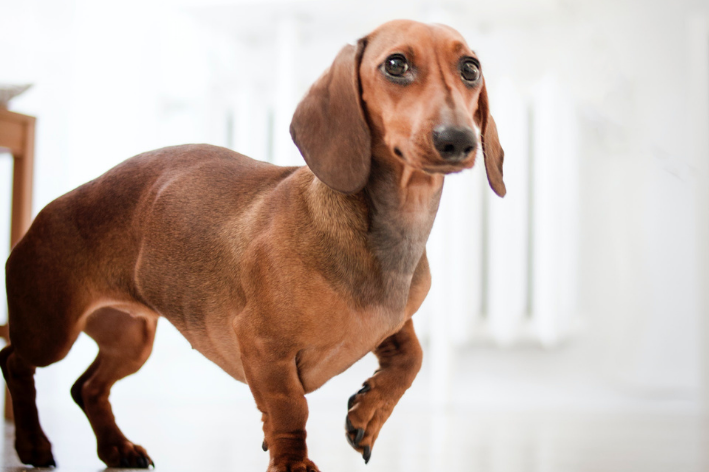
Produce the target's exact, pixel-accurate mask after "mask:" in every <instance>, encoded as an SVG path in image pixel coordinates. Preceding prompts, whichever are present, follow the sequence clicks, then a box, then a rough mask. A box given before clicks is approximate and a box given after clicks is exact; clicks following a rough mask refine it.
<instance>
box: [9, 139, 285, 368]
mask: <svg viewBox="0 0 709 472" xmlns="http://www.w3.org/2000/svg"><path fill="white" fill-rule="evenodd" d="M294 169H295V168H282V167H276V166H273V165H270V164H267V163H263V162H259V161H255V160H253V159H250V158H248V157H246V156H243V155H241V154H238V153H235V152H233V151H230V150H228V149H225V148H220V147H216V146H210V145H183V146H175V147H169V148H163V149H159V150H156V151H152V152H147V153H144V154H140V155H138V156H135V157H133V158H131V159H128V160H126V161H125V162H123V163H122V164H120V165H119V166H117V167H115V168H113V169H111V170H110V171H109V172H107V173H106V174H104V175H102V176H100V177H98V178H97V179H95V180H93V181H91V182H88V183H86V184H84V185H82V186H80V187H78V188H77V189H75V190H73V191H71V192H69V193H67V194H65V195H63V196H62V197H60V198H58V199H56V200H55V201H53V202H52V203H50V204H49V205H47V207H45V208H44V209H43V210H42V211H41V212H40V213H39V214H38V215H37V217H36V219H35V221H34V223H33V224H32V226H31V228H30V229H29V231H28V232H27V234H26V235H25V237H24V238H23V239H22V240H21V241H20V242H19V243H18V244H17V246H16V247H15V248H14V249H13V251H12V253H11V255H10V258H9V259H8V261H7V266H6V272H7V278H6V280H7V295H8V305H9V322H10V339H11V342H12V344H13V346H14V347H15V349H16V350H18V352H21V353H22V355H23V356H24V357H26V358H27V359H28V360H30V361H31V362H32V363H34V364H35V365H38V366H43V365H47V364H49V363H52V362H56V361H57V360H58V359H61V358H62V357H64V356H65V355H66V353H67V352H68V350H69V348H70V347H71V345H72V343H73V341H74V339H76V336H78V333H79V332H80V331H81V330H82V328H83V326H82V323H80V320H79V319H80V318H81V317H82V316H84V315H85V314H87V312H88V311H92V310H89V308H90V307H91V306H92V304H95V303H97V302H98V301H99V300H100V299H106V298H112V299H114V300H126V301H135V302H139V303H142V304H147V306H151V305H152V303H155V301H154V300H151V302H152V303H148V302H146V300H144V298H143V294H142V292H143V290H145V289H146V288H147V289H148V290H150V289H151V285H152V281H151V280H150V279H149V273H150V270H151V267H145V266H144V267H142V272H143V274H144V277H143V279H144V280H143V282H144V283H146V284H147V285H148V287H139V286H138V285H137V284H138V283H139V282H138V280H137V277H136V276H137V275H138V273H139V270H138V269H139V267H138V266H139V265H140V262H141V259H144V258H145V257H146V254H141V251H142V250H143V247H144V245H143V244H142V243H143V241H144V240H145V239H146V238H147V239H149V240H151V242H152V244H151V245H150V251H151V252H152V254H150V255H149V257H150V258H151V259H153V260H155V258H169V259H185V258H187V259H193V260H196V261H199V263H198V264H197V265H199V264H200V263H201V264H207V265H208V264H209V259H210V258H213V257H214V256H215V251H218V248H216V247H214V245H213V244H211V245H210V243H209V241H208V239H209V238H210V236H211V237H213V236H214V235H213V234H212V233H213V232H215V231H218V230H219V228H217V225H218V224H220V223H223V222H224V221H225V220H228V218H224V214H227V213H232V214H233V215H234V217H235V218H236V217H238V216H239V214H240V213H241V212H244V211H248V208H249V203H250V202H251V201H253V199H254V197H255V196H256V195H258V194H261V193H263V192H266V191H268V190H269V189H271V188H273V187H274V186H275V185H276V184H277V183H278V182H279V181H281V180H282V179H283V178H285V177H286V176H288V175H290V174H291V173H292V172H293V170H294ZM256 183H258V185H256ZM164 202H168V203H167V204H164ZM217 202H218V203H217ZM166 220H167V221H166ZM196 220H200V221H196ZM166 228H168V229H172V230H174V232H170V233H171V234H165V233H166V232H165V229H166ZM151 230H154V233H153V234H151V233H150V232H151ZM176 236H179V238H181V239H182V240H183V241H184V242H185V247H184V250H183V251H181V250H180V247H179V246H175V245H174V244H172V245H170V247H169V248H168V247H167V245H161V244H160V240H161V239H164V238H172V239H174V238H175V237H176ZM195 242H197V243H196V244H195ZM199 248H203V249H204V250H202V251H199V252H198V253H195V250H196V249H199ZM162 249H164V251H163V250H162ZM155 252H159V254H155ZM38 274H44V275H43V276H41V277H40V276H38ZM46 274H51V276H46ZM78 274H81V277H77V275H78ZM146 275H147V276H148V279H147V280H145V276H146ZM174 276H176V277H179V278H180V280H181V281H182V288H181V290H182V291H184V290H185V285H184V281H185V276H189V274H184V273H181V274H174ZM161 279H162V283H167V284H169V281H170V280H171V277H170V274H162V277H161ZM195 283H196V282H195ZM161 292H163V293H164V291H161ZM179 292H180V291H177V292H173V293H179ZM164 303H166V304H168V305H169V304H170V303H171V301H170V300H164ZM151 307H152V306H151ZM168 311H169V310H168ZM67 318H69V319H67ZM177 321H178V323H179V320H177Z"/></svg>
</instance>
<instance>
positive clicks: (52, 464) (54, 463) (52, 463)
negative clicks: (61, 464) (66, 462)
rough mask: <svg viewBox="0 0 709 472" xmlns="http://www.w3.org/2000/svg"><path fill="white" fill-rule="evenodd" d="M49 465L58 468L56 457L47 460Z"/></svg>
mask: <svg viewBox="0 0 709 472" xmlns="http://www.w3.org/2000/svg"><path fill="white" fill-rule="evenodd" d="M47 467H52V468H54V469H56V468H57V463H56V462H54V459H52V460H50V461H49V462H47Z"/></svg>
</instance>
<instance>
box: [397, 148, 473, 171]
mask: <svg viewBox="0 0 709 472" xmlns="http://www.w3.org/2000/svg"><path fill="white" fill-rule="evenodd" d="M393 150H394V154H395V155H396V156H397V157H399V158H400V159H401V160H402V161H404V163H405V164H406V165H408V166H411V167H413V168H415V169H418V170H421V171H423V172H426V173H427V174H454V173H456V172H460V171H462V170H464V169H469V168H471V167H473V165H475V159H476V157H477V150H476V149H473V150H472V152H470V153H469V154H468V155H467V156H466V157H465V158H464V159H460V160H457V161H451V160H445V159H443V158H441V157H440V155H439V154H438V152H437V151H435V150H432V151H429V152H425V153H420V154H419V153H414V152H407V153H404V152H403V151H402V150H401V148H400V147H398V146H394V148H393Z"/></svg>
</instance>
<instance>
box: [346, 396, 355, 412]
mask: <svg viewBox="0 0 709 472" xmlns="http://www.w3.org/2000/svg"><path fill="white" fill-rule="evenodd" d="M356 396H357V394H356V393H355V394H354V395H352V396H351V397H350V399H349V400H347V410H351V409H352V407H353V406H354V402H355V397H356Z"/></svg>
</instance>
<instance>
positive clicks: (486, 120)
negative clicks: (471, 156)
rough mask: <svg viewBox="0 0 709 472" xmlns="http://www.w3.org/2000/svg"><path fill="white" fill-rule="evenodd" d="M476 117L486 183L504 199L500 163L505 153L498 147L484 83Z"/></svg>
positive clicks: (503, 184)
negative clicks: (478, 124) (480, 138)
mask: <svg viewBox="0 0 709 472" xmlns="http://www.w3.org/2000/svg"><path fill="white" fill-rule="evenodd" d="M476 115H478V116H477V117H476V118H478V120H477V121H478V122H479V123H480V135H481V136H482V145H483V155H484V158H485V170H486V171H487V181H488V182H489V183H490V187H492V190H493V191H494V192H495V193H496V194H497V195H499V196H500V197H504V196H505V194H506V193H507V189H506V188H505V183H504V182H503V181H502V162H503V161H504V160H505V151H503V150H502V146H500V138H498V137H497V125H496V124H495V120H494V119H493V118H492V115H491V114H490V103H489V102H488V99H487V88H486V87H485V82H483V88H482V90H481V91H480V96H479V98H478V111H477V112H476Z"/></svg>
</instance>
